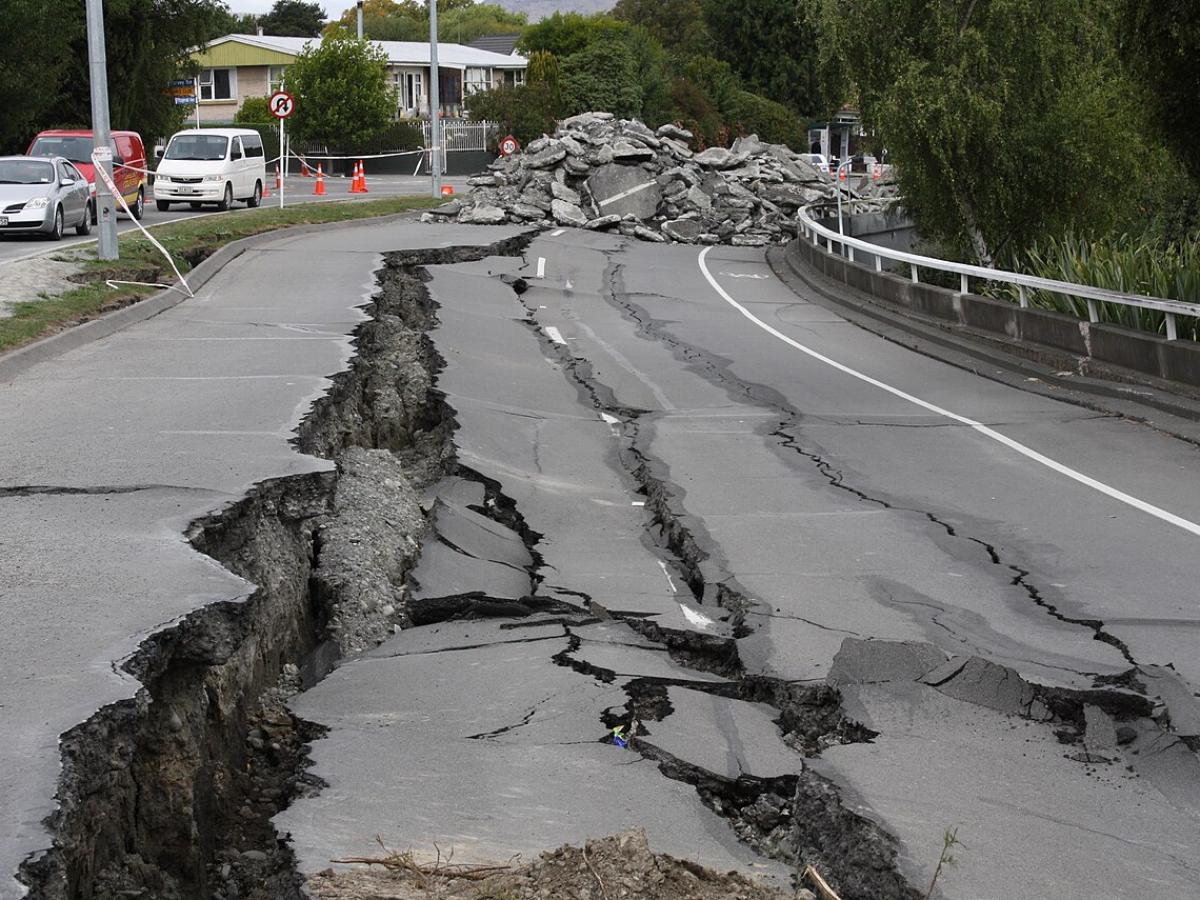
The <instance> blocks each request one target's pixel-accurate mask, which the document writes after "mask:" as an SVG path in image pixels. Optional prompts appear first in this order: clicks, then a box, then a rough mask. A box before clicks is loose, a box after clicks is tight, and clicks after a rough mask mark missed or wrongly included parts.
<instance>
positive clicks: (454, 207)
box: [429, 200, 463, 216]
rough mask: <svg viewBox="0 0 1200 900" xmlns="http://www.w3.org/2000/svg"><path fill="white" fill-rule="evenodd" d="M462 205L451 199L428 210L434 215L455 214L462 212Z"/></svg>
mask: <svg viewBox="0 0 1200 900" xmlns="http://www.w3.org/2000/svg"><path fill="white" fill-rule="evenodd" d="M462 208H463V205H462V203H460V202H459V201H458V200H451V201H450V202H449V203H443V204H442V205H441V206H435V207H434V208H433V209H431V210H430V211H429V212H430V213H431V214H433V215H435V216H457V215H458V214H459V213H460V212H462Z"/></svg>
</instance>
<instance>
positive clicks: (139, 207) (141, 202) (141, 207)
mask: <svg viewBox="0 0 1200 900" xmlns="http://www.w3.org/2000/svg"><path fill="white" fill-rule="evenodd" d="M130 212H132V213H133V217H134V218H135V219H140V218H141V217H142V216H144V215H145V214H146V190H145V188H138V195H137V200H136V201H135V202H134V204H133V207H132V208H131V209H130Z"/></svg>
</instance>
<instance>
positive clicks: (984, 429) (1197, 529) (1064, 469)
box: [697, 247, 1200, 536]
mask: <svg viewBox="0 0 1200 900" xmlns="http://www.w3.org/2000/svg"><path fill="white" fill-rule="evenodd" d="M711 249H712V248H711V247H705V248H704V249H703V250H701V251H700V256H699V257H698V258H697V262H698V264H699V266H700V272H701V274H703V275H704V277H705V279H706V280H707V281H708V283H709V284H710V285H712V289H713V290H714V291H716V292H717V293H718V294H719V295H720V296H721V298H722V299H723V300H724V301H725V302H726V303H728V304H729V305H730V306H732V307H733V308H734V309H736V310H737V311H738V312H740V313H741V314H742V315H743V316H745V317H746V318H747V319H749V320H750V321H751V322H753V323H754V324H755V325H757V326H758V327H759V328H761V329H762V330H763V331H765V332H767V334H769V335H771V336H772V337H776V338H779V340H781V341H783V342H784V343H785V344H787V345H788V346H790V347H794V348H795V349H797V350H799V351H800V352H801V353H804V354H806V355H808V356H811V357H812V358H813V359H815V360H817V361H818V362H823V363H825V365H827V366H830V367H832V368H834V369H837V370H838V371H839V372H843V373H844V374H846V375H849V376H850V377H851V378H857V379H858V380H859V381H862V382H865V383H867V384H869V385H871V386H873V387H877V388H879V389H880V390H881V391H886V392H887V393H889V394H891V395H892V396H894V397H899V398H900V399H901V400H907V401H908V402H909V403H912V404H914V405H915V406H919V407H921V408H922V409H924V410H928V411H929V412H931V413H934V414H936V415H939V416H944V417H945V418H947V419H950V420H951V421H953V422H958V423H959V424H962V425H966V426H968V427H969V428H972V429H974V430H975V431H977V432H978V433H979V434H982V435H983V436H984V437H987V438H991V439H992V440H993V441H996V443H998V444H1003V445H1004V446H1005V447H1008V448H1009V449H1011V450H1015V451H1016V452H1017V453H1020V454H1021V455H1022V456H1025V457H1028V458H1029V459H1031V460H1033V461H1034V462H1036V463H1038V464H1039V465H1043V466H1045V467H1046V468H1047V469H1050V470H1051V471H1053V472H1057V473H1059V474H1060V475H1065V476H1066V477H1067V478H1070V479H1071V480H1073V481H1077V482H1079V483H1080V484H1082V485H1084V486H1086V487H1090V488H1091V489H1092V490H1095V491H1099V492H1100V493H1101V494H1104V495H1105V496H1107V497H1111V498H1112V499H1114V500H1117V501H1119V502H1121V503H1124V504H1126V505H1127V506H1132V507H1133V508H1134V509H1136V510H1139V511H1141V512H1144V513H1146V514H1147V515H1151V516H1154V517H1155V518H1156V519H1161V520H1162V521H1164V522H1166V523H1168V524H1170V525H1174V526H1175V527H1177V528H1182V529H1183V530H1184V531H1187V532H1189V533H1191V534H1194V535H1197V536H1200V524H1197V523H1195V522H1192V521H1190V520H1188V519H1185V518H1183V517H1182V516H1177V515H1175V514H1174V513H1172V512H1168V511H1167V510H1165V509H1162V508H1161V507H1158V506H1155V505H1154V504H1152V503H1147V502H1146V501H1145V500H1139V499H1138V498H1137V497H1134V496H1132V495H1131V494H1126V493H1125V492H1124V491H1121V490H1118V489H1117V488H1115V487H1113V486H1111V485H1109V484H1105V483H1104V482H1103V481H1097V480H1096V479H1095V478H1092V477H1091V476H1089V475H1084V474H1083V473H1082V472H1079V471H1077V470H1075V469H1072V468H1071V467H1070V466H1066V465H1063V464H1062V463H1060V462H1058V461H1057V460H1054V459H1051V458H1050V457H1048V456H1046V455H1044V454H1042V453H1039V452H1038V451H1037V450H1034V449H1033V448H1032V447H1027V446H1026V445H1025V444H1022V443H1021V442H1020V441H1015V440H1013V439H1012V438H1010V437H1008V436H1007V435H1003V434H1001V433H1000V432H998V431H996V430H995V429H993V428H989V427H988V426H987V425H984V424H983V423H982V422H977V421H975V420H974V419H969V418H967V417H966V416H960V415H959V414H958V413H955V412H951V411H950V410H948V409H943V408H942V407H940V406H937V405H936V404H934V403H930V402H929V401H928V400H922V399H921V398H920V397H916V396H914V395H912V394H910V393H908V392H907V391H902V390H900V388H897V387H893V386H892V385H890V384H887V383H886V382H883V381H880V380H879V379H877V378H872V377H871V376H870V375H867V374H865V373H863V372H860V371H858V370H857V369H852V368H850V366H847V365H845V364H844V363H840V362H838V361H837V360H836V359H831V358H830V357H828V356H826V355H825V354H823V353H818V352H817V351H816V350H813V349H812V348H811V347H806V346H805V345H804V344H801V343H800V342H799V341H796V340H793V339H792V338H790V337H788V336H787V335H786V334H784V333H783V332H781V331H779V330H778V329H776V328H772V327H771V326H770V325H768V324H767V323H766V322H764V321H763V320H762V319H760V318H758V317H757V316H756V315H754V313H752V312H750V310H748V309H746V307H744V306H742V304H740V303H738V302H737V301H736V300H734V299H733V297H731V296H729V294H728V293H727V292H726V291H725V289H724V288H723V287H721V285H719V284H718V283H717V280H716V279H715V278H713V276H712V273H711V272H709V271H708V266H707V265H705V262H704V259H705V257H706V256H708V251H709V250H711Z"/></svg>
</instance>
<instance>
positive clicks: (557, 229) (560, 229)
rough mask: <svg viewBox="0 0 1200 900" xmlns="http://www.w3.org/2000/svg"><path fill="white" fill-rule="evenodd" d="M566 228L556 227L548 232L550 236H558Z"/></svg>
mask: <svg viewBox="0 0 1200 900" xmlns="http://www.w3.org/2000/svg"><path fill="white" fill-rule="evenodd" d="M566 230H567V229H565V228H556V229H554V230H553V231H552V232H550V237H558V236H559V235H560V234H562V233H563V232H564V231H566Z"/></svg>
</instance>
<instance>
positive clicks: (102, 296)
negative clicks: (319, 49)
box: [0, 197, 442, 353]
mask: <svg viewBox="0 0 1200 900" xmlns="http://www.w3.org/2000/svg"><path fill="white" fill-rule="evenodd" d="M441 202H442V201H440V200H433V199H432V198H429V197H388V198H385V199H380V200H366V201H354V202H345V203H311V204H301V205H299V206H289V207H286V208H285V209H278V208H266V207H263V208H260V209H254V210H246V211H245V212H237V213H234V214H227V215H218V216H202V217H200V218H195V219H186V220H183V221H180V222H171V223H169V224H166V225H162V226H160V227H158V228H155V229H154V231H153V234H154V236H155V238H156V239H157V240H158V241H159V242H160V243H161V244H162V245H163V246H164V247H166V248H167V250H168V251H170V253H171V255H172V256H173V257H175V264H176V265H178V266H179V270H180V271H181V272H183V273H184V274H185V275H186V274H187V273H188V272H189V271H190V270H191V269H192V268H194V267H195V266H196V265H198V264H199V263H200V262H201V260H204V259H207V258H208V257H209V256H211V255H212V254H213V253H215V252H216V251H217V250H219V249H220V248H221V247H223V246H224V245H225V244H228V243H230V242H231V241H236V240H238V239H240V238H245V237H250V236H251V235H255V234H262V233H263V232H266V231H274V230H276V229H279V228H286V227H288V226H289V225H320V224H324V223H327V222H344V221H348V220H350V219H369V218H374V217H376V216H387V215H392V214H394V213H402V212H409V211H411V210H416V209H427V208H429V207H431V206H436V205H438V204H439V203H441ZM120 254H121V258H120V259H117V260H98V259H96V258H95V249H94V248H89V249H88V250H86V251H85V256H84V266H83V271H82V272H81V273H80V274H79V275H78V276H76V277H77V278H78V280H79V281H80V282H81V284H80V286H79V287H78V288H75V289H74V290H70V291H67V292H66V293H64V294H60V295H59V296H57V297H49V298H46V299H42V300H28V301H25V302H22V303H16V304H13V308H12V315H11V316H10V317H8V318H0V353H3V352H4V351H6V350H12V349H14V348H16V347H19V346H21V345H22V344H27V343H29V342H30V341H35V340H37V339H38V338H42V337H46V336H48V335H51V334H55V333H57V332H59V331H62V330H64V329H66V328H70V327H72V326H74V325H79V324H81V323H83V322H86V321H88V320H89V319H94V318H96V317H97V316H100V315H103V314H104V313H106V312H110V311H112V310H114V309H120V308H121V307H123V306H129V305H130V304H132V303H136V302H137V301H138V300H142V299H144V298H146V297H149V296H151V295H152V294H156V293H158V291H160V290H162V289H161V288H153V287H141V286H138V285H127V284H122V285H118V286H117V287H116V288H111V287H109V286H108V285H107V284H105V282H106V281H108V280H110V279H111V280H118V281H147V282H163V283H169V282H171V281H173V280H174V278H175V275H174V273H173V272H172V271H171V267H170V266H169V265H167V261H166V260H165V259H163V256H162V254H161V253H159V252H158V251H157V250H156V249H155V248H154V247H153V246H152V245H151V244H150V242H149V241H147V240H146V239H145V238H144V237H142V235H141V233H140V232H137V231H133V232H128V233H126V234H123V235H121V238H120Z"/></svg>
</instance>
